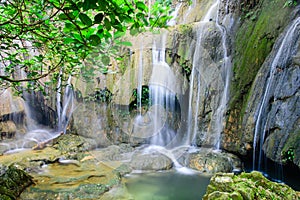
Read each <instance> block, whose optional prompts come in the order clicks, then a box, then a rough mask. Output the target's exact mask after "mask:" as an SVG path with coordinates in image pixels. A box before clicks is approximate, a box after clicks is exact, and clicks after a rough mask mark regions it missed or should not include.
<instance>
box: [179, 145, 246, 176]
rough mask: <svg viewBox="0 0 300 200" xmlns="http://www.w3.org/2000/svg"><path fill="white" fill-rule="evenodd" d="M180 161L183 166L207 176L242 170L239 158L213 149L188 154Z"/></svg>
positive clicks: (184, 154) (182, 156)
mask: <svg viewBox="0 0 300 200" xmlns="http://www.w3.org/2000/svg"><path fill="white" fill-rule="evenodd" d="M178 160H179V162H180V163H181V164H182V165H183V166H186V167H189V168H191V169H195V170H197V171H200V172H202V173H206V174H215V173H217V172H232V171H233V170H238V171H240V170H242V164H241V161H240V159H239V158H238V157H237V156H235V155H233V154H230V153H225V152H221V151H214V150H212V149H204V148H203V149H199V150H198V151H196V152H192V153H189V152H186V153H183V154H182V155H181V157H180V158H179V159H178Z"/></svg>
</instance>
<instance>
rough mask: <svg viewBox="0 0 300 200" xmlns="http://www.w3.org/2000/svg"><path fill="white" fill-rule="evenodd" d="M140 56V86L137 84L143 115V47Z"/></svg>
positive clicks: (139, 105)
mask: <svg viewBox="0 0 300 200" xmlns="http://www.w3.org/2000/svg"><path fill="white" fill-rule="evenodd" d="M139 52H140V56H139V67H138V69H139V71H138V86H137V101H138V102H137V103H138V110H139V114H140V115H142V95H143V94H142V89H143V88H142V87H143V47H141V49H140V51H139Z"/></svg>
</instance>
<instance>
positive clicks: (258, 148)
mask: <svg viewBox="0 0 300 200" xmlns="http://www.w3.org/2000/svg"><path fill="white" fill-rule="evenodd" d="M299 29H300V17H298V18H296V19H295V20H294V21H293V22H292V23H291V25H290V26H289V28H288V29H287V30H286V32H285V35H284V36H283V38H282V39H281V40H280V41H279V42H280V43H278V45H277V48H278V50H277V52H276V54H274V56H273V57H272V58H271V59H272V60H271V61H270V63H268V65H269V66H270V70H269V76H268V79H267V81H266V86H265V88H264V94H263V97H262V99H261V102H260V104H259V106H258V109H257V114H256V115H257V117H256V122H255V130H254V139H253V169H256V170H260V169H261V164H262V159H263V151H262V146H263V143H264V140H265V136H266V132H267V131H268V129H269V128H268V107H269V99H270V96H271V95H272V89H271V88H272V84H273V82H274V77H275V74H276V73H277V71H279V70H281V69H282V68H285V67H286V65H287V63H288V62H289V61H290V59H291V57H292V55H294V54H295V53H296V49H297V46H298V45H295V41H297V40H298V38H299V36H300V35H299V31H300V30H299Z"/></svg>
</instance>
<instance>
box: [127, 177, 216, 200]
mask: <svg viewBox="0 0 300 200" xmlns="http://www.w3.org/2000/svg"><path fill="white" fill-rule="evenodd" d="M209 180H210V177H208V176H203V175H201V174H192V175H186V174H181V173H178V172H160V173H153V174H134V175H130V176H128V177H126V178H125V182H126V187H127V190H128V192H129V193H130V194H131V195H132V196H133V198H134V200H174V199H176V200H196V199H197V200H198V199H201V198H202V197H203V195H204V194H205V192H206V188H207V185H208V184H209Z"/></svg>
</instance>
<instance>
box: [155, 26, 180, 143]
mask: <svg viewBox="0 0 300 200" xmlns="http://www.w3.org/2000/svg"><path fill="white" fill-rule="evenodd" d="M166 38H167V33H166V32H165V33H163V34H162V36H161V38H160V40H161V41H159V44H161V46H160V47H159V48H157V46H158V44H157V43H156V42H155V41H154V43H153V47H152V65H153V69H152V75H151V78H150V81H149V96H150V97H149V98H150V105H151V106H153V108H154V109H153V110H152V112H153V116H154V118H153V122H154V130H155V131H157V132H156V133H153V136H154V137H152V138H151V141H150V143H151V144H154V145H162V146H165V145H167V144H168V143H169V142H170V140H172V138H173V137H174V134H175V132H174V130H172V129H171V128H170V127H168V125H167V124H166V123H161V121H163V122H165V120H166V118H167V115H168V112H170V113H174V112H175V99H176V96H175V93H174V90H173V91H172V87H173V85H172V82H174V80H173V79H174V75H173V74H172V70H171V69H170V67H169V65H168V64H167V63H166V61H165V51H166V48H165V45H166Z"/></svg>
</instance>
